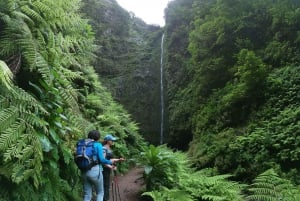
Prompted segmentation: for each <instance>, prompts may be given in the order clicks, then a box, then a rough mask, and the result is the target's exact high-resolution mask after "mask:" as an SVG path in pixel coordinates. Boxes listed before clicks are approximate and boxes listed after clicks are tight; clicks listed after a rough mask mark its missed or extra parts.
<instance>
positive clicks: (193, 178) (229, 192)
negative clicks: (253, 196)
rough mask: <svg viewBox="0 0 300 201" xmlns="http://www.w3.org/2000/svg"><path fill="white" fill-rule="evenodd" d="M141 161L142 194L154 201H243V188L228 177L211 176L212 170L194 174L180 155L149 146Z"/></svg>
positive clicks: (161, 147)
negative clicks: (144, 188)
mask: <svg viewBox="0 0 300 201" xmlns="http://www.w3.org/2000/svg"><path fill="white" fill-rule="evenodd" d="M142 162H143V163H142V164H143V165H144V166H145V172H144V180H145V183H146V191H147V192H145V193H143V195H147V196H150V197H151V198H152V199H153V200H154V201H164V200H165V201H167V200H184V201H191V200H203V201H206V200H207V201H209V200H211V201H219V200H228V201H229V200H235V201H242V200H243V197H242V195H241V190H242V187H243V185H241V184H238V183H236V182H231V181H229V180H228V178H229V177H230V176H229V175H214V171H212V170H202V171H194V170H193V169H192V168H191V167H190V164H191V162H190V161H189V159H188V157H187V155H186V154H184V153H182V152H172V151H171V150H170V149H168V148H166V147H164V146H159V147H154V146H152V145H151V146H149V147H148V149H146V150H145V152H143V153H142ZM169 166H171V167H169ZM167 175H169V177H168V176H167ZM149 184H150V185H149Z"/></svg>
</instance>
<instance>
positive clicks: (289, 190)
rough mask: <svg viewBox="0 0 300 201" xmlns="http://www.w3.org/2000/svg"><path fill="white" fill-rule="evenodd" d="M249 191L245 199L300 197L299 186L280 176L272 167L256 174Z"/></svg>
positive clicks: (287, 200) (266, 200)
mask: <svg viewBox="0 0 300 201" xmlns="http://www.w3.org/2000/svg"><path fill="white" fill-rule="evenodd" d="M249 191H250V193H251V195H249V196H247V199H249V200H251V201H256V200H257V201H258V200H259V201H273V200H274V201H276V200H283V201H296V200H299V198H300V191H299V188H297V187H295V186H294V185H292V184H291V182H290V181H288V180H285V179H282V178H280V177H279V176H278V175H277V174H276V173H275V171H274V170H273V169H270V170H267V171H266V172H264V173H262V174H260V175H258V177H257V178H256V179H255V180H254V183H253V184H252V185H251V186H250V188H249Z"/></svg>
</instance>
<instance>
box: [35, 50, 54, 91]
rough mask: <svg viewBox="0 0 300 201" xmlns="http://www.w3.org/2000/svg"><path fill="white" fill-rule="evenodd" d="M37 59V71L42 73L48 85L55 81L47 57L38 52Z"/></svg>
mask: <svg viewBox="0 0 300 201" xmlns="http://www.w3.org/2000/svg"><path fill="white" fill-rule="evenodd" d="M36 61H37V62H36V66H37V71H38V72H40V74H41V75H42V77H43V78H44V81H45V82H46V83H47V84H48V85H51V84H52V81H53V76H52V73H51V70H50V68H49V65H48V63H47V61H45V59H44V58H43V57H42V55H41V54H39V53H37V55H36Z"/></svg>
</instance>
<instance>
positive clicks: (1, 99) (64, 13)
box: [0, 0, 143, 201]
mask: <svg viewBox="0 0 300 201" xmlns="http://www.w3.org/2000/svg"><path fill="white" fill-rule="evenodd" d="M79 3H80V1H79V0H72V1H67V2H66V1H61V0H55V1H52V0H43V1H28V2H24V1H19V0H5V1H2V2H1V3H0V7H1V8H0V27H1V28H0V45H1V50H0V75H1V77H0V80H1V81H0V89H1V90H0V122H1V125H2V126H1V128H0V150H1V154H0V161H1V163H0V164H1V165H0V181H1V182H0V183H1V199H3V200H25V201H26V200H55V201H60V200H80V197H81V196H80V195H81V191H82V189H81V185H80V181H79V177H80V175H79V172H78V170H77V168H76V166H75V165H74V163H73V151H72V150H73V148H74V146H75V141H77V140H78V138H82V137H85V135H86V133H87V132H88V131H89V130H91V129H99V130H100V131H101V132H110V133H113V134H115V135H117V136H118V137H120V139H121V140H120V141H119V142H120V143H119V145H118V146H120V149H119V150H120V153H119V154H120V155H121V156H123V157H125V158H126V156H128V155H129V152H130V151H133V152H135V153H136V152H138V151H137V150H138V149H139V148H140V146H143V139H142V138H141V137H140V136H139V135H138V133H137V126H136V125H135V123H134V122H132V120H131V118H130V116H129V115H128V114H127V113H126V111H125V110H124V109H123V108H122V107H121V106H119V105H118V104H116V103H115V102H114V101H113V99H112V97H111V95H110V94H109V93H108V92H107V91H106V89H104V88H103V87H102V85H101V84H100V82H99V80H98V76H97V75H96V73H95V71H94V70H93V67H92V66H91V65H90V63H91V62H92V59H93V56H94V55H93V51H95V49H96V48H95V47H96V46H95V45H94V37H93V32H92V30H91V27H90V26H89V25H88V24H87V20H86V19H83V18H82V17H81V16H80V14H79V5H80V4H79ZM12 79H13V81H11V80H12ZM92 96H93V97H94V99H95V97H97V98H98V99H100V100H102V103H103V104H99V102H97V104H95V101H92V99H91V98H90V97H92ZM90 111H93V113H90ZM100 115H103V116H108V115H109V116H110V117H114V120H113V121H110V122H109V123H110V125H107V126H102V125H101V124H102V123H103V124H104V122H102V120H101V119H97V118H96V117H97V116H100ZM114 115H115V116H114ZM127 138H131V139H132V140H131V141H130V142H127V141H126V140H127ZM125 168H126V167H124V169H125ZM11 189H14V190H13V191H12V190H11Z"/></svg>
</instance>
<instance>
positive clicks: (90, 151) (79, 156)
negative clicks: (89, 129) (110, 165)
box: [74, 139, 99, 171]
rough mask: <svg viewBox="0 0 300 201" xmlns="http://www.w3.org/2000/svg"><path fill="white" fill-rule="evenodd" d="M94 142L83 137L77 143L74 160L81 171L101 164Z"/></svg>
mask: <svg viewBox="0 0 300 201" xmlns="http://www.w3.org/2000/svg"><path fill="white" fill-rule="evenodd" d="M94 143H95V141H94V140H91V139H81V140H79V141H78V142H77V144H76V152H75V156H74V161H75V163H76V165H77V167H78V168H79V169H80V170H81V171H87V170H89V169H91V168H92V167H93V166H95V165H97V164H99V161H98V159H97V153H96V151H95V148H94Z"/></svg>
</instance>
